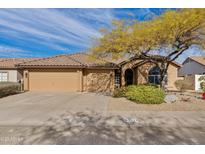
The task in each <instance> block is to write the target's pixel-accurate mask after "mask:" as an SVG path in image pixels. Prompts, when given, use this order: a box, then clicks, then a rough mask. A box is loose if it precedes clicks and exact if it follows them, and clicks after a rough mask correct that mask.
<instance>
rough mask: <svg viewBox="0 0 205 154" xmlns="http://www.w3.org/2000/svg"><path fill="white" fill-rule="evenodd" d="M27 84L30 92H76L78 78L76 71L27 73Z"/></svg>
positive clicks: (78, 85) (78, 86) (78, 87)
mask: <svg viewBox="0 0 205 154" xmlns="http://www.w3.org/2000/svg"><path fill="white" fill-rule="evenodd" d="M28 83H29V85H28V87H29V90H31V91H78V90H79V89H80V76H79V72H78V71H77V69H69V70H49V71H48V70H47V71H45V70H44V71H41V70H38V71H29V77H28Z"/></svg>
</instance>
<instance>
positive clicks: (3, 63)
mask: <svg viewBox="0 0 205 154" xmlns="http://www.w3.org/2000/svg"><path fill="white" fill-rule="evenodd" d="M35 59H36V58H35ZM30 60H34V58H0V82H19V81H20V80H21V79H22V77H23V70H21V69H17V67H16V64H19V63H23V62H27V61H30Z"/></svg>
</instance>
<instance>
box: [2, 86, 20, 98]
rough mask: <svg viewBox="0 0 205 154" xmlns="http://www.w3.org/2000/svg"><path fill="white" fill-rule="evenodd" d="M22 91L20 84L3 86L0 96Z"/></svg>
mask: <svg viewBox="0 0 205 154" xmlns="http://www.w3.org/2000/svg"><path fill="white" fill-rule="evenodd" d="M20 91H21V87H20V85H17V84H15V85H8V86H2V87H0V98H1V97H5V96H9V95H14V94H18V93H20Z"/></svg>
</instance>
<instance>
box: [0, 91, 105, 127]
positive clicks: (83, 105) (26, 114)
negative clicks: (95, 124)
mask: <svg viewBox="0 0 205 154" xmlns="http://www.w3.org/2000/svg"><path fill="white" fill-rule="evenodd" d="M107 102H108V97H107V96H103V95H98V94H95V93H83V94H82V93H77V92H75V93H68V92H26V93H22V94H19V95H13V96H8V97H5V98H2V99H0V125H42V124H43V123H44V121H46V120H48V119H49V118H52V117H57V116H59V115H61V114H63V113H65V112H67V111H71V112H78V111H85V110H92V111H93V110H94V111H97V112H102V113H103V112H105V111H106V107H107Z"/></svg>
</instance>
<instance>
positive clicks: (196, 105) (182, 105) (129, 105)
mask: <svg viewBox="0 0 205 154" xmlns="http://www.w3.org/2000/svg"><path fill="white" fill-rule="evenodd" d="M169 94H171V95H176V96H177V98H178V99H177V100H176V102H174V103H170V104H169V103H162V104H137V103H134V102H132V101H130V100H127V99H126V98H110V101H109V103H108V111H125V112H126V111H205V100H202V99H201V95H200V94H198V93H190V92H184V93H180V92H172V93H169Z"/></svg>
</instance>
